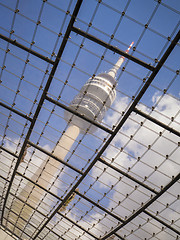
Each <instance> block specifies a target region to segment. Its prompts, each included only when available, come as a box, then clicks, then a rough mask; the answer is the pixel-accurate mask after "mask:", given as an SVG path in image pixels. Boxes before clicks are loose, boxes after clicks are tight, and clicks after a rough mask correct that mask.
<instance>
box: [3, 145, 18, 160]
mask: <svg viewBox="0 0 180 240" xmlns="http://www.w3.org/2000/svg"><path fill="white" fill-rule="evenodd" d="M0 149H2V150H3V151H5V152H7V153H9V154H10V155H12V156H13V157H15V158H18V156H17V155H16V154H15V153H13V152H12V151H10V150H9V149H7V148H5V147H3V146H0Z"/></svg>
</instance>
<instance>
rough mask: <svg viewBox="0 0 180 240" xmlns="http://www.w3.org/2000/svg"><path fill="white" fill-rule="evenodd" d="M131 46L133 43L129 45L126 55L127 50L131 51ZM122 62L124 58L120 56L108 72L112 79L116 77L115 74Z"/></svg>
mask: <svg viewBox="0 0 180 240" xmlns="http://www.w3.org/2000/svg"><path fill="white" fill-rule="evenodd" d="M133 44H134V42H132V43H131V44H130V45H129V47H128V49H127V50H126V53H128V52H129V50H130V49H131V47H132V45H133ZM124 60H125V57H124V56H121V57H120V58H119V59H118V61H117V63H116V64H115V65H114V66H113V67H112V68H111V69H110V70H109V72H108V74H109V75H110V76H112V77H113V78H115V77H116V74H117V71H118V70H119V68H120V67H121V65H122V64H123V62H124Z"/></svg>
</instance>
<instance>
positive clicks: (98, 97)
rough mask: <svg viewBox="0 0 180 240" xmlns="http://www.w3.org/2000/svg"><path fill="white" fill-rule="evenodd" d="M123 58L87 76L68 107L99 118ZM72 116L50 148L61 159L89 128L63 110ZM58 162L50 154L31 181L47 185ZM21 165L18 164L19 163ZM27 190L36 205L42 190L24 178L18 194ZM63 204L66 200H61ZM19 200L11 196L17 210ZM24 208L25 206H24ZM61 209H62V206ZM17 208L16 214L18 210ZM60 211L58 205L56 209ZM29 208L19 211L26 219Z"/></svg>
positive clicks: (110, 98) (110, 97) (22, 195)
mask: <svg viewBox="0 0 180 240" xmlns="http://www.w3.org/2000/svg"><path fill="white" fill-rule="evenodd" d="M133 43H134V42H132V43H131V45H130V46H129V48H128V49H127V50H126V53H128V52H129V50H130V48H131V47H132V45H133ZM124 60H125V58H124V57H123V56H121V57H120V58H119V59H118V61H117V63H116V64H115V65H114V66H113V67H112V68H111V69H110V70H109V72H107V73H100V74H98V75H97V76H95V77H91V78H90V79H89V80H88V81H87V82H86V83H85V85H84V86H83V87H82V88H81V90H80V92H79V94H78V95H76V96H75V98H74V99H73V101H72V102H71V103H70V108H71V109H73V110H74V111H77V112H78V113H80V114H82V115H84V116H86V117H88V118H89V119H91V120H94V121H98V122H101V121H102V119H103V117H104V115H105V113H106V111H107V110H108V108H109V107H110V106H111V105H112V103H113V102H114V100H115V97H116V89H115V88H116V85H117V82H116V75H117V72H118V70H119V68H120V67H121V65H122V64H123V62H124ZM71 118H72V122H71V124H70V126H69V127H68V129H67V130H66V132H65V133H63V135H62V137H61V138H60V140H59V142H58V144H57V146H56V147H55V149H54V152H53V155H54V156H56V157H58V158H59V159H61V160H64V159H65V157H66V155H67V153H68V152H69V150H70V149H71V147H72V145H73V143H74V141H75V140H76V138H77V137H78V135H79V133H80V132H83V131H84V130H86V129H87V128H89V126H90V123H89V122H87V121H85V120H83V119H81V118H79V117H78V116H75V115H73V114H72V113H70V112H67V111H66V112H65V119H66V120H67V121H69V119H71ZM95 130H96V128H95V127H91V130H90V131H91V132H94V131H95ZM61 165H62V164H61V163H59V162H58V161H56V160H55V159H53V158H50V159H49V161H48V162H46V161H44V162H43V163H42V164H41V165H40V167H39V168H38V169H37V170H36V172H34V174H33V176H31V180H32V181H37V183H38V184H39V185H41V186H42V187H44V188H46V189H48V187H49V186H50V184H51V183H52V182H53V181H54V180H55V178H56V177H57V174H58V170H59V169H60V167H61ZM20 168H21V165H20ZM30 191H32V192H31V195H30V199H31V200H32V201H31V205H32V204H33V207H37V205H38V203H39V202H40V200H41V199H42V198H43V196H44V194H45V192H44V191H43V190H42V189H41V188H38V187H37V186H34V185H33V184H32V183H31V182H28V183H27V184H26V186H25V187H24V188H23V189H22V190H21V192H20V193H19V195H18V197H19V198H22V199H26V198H27V197H28V195H29V192H30ZM65 205H66V203H65ZM22 206H23V203H22V202H21V201H18V200H17V199H15V200H14V204H13V205H12V207H13V208H14V210H15V209H17V208H18V209H19V211H20V210H21V208H22ZM26 208H27V209H26ZM63 210H65V209H64V208H63ZM19 211H18V214H19ZM60 211H61V209H60ZM32 212H33V210H32V209H31V210H30V208H29V207H26V206H24V210H23V211H22V212H21V216H22V217H24V218H25V219H29V217H30V216H31V214H32ZM13 220H14V221H16V220H17V216H16V215H13Z"/></svg>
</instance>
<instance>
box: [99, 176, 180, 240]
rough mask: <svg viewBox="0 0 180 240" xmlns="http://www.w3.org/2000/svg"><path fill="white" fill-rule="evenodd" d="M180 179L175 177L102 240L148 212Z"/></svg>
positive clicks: (103, 239) (103, 238) (102, 239)
mask: <svg viewBox="0 0 180 240" xmlns="http://www.w3.org/2000/svg"><path fill="white" fill-rule="evenodd" d="M179 179H180V173H179V174H178V175H177V176H176V177H174V178H173V179H172V180H171V181H170V182H169V183H168V184H167V185H166V186H165V187H164V188H163V189H162V190H161V191H160V192H159V193H158V194H156V195H155V196H154V197H153V198H151V199H150V200H149V201H148V202H146V203H145V204H144V205H143V206H142V207H141V208H140V209H138V210H137V211H136V212H135V213H134V214H132V215H131V216H130V217H129V218H128V219H127V220H126V221H125V222H124V223H122V224H121V225H119V226H117V227H116V228H115V229H113V230H112V231H110V232H109V233H108V234H106V235H105V236H104V237H102V238H101V239H100V240H105V239H107V238H108V237H110V236H111V235H112V234H114V233H116V232H117V231H119V230H120V229H121V228H123V227H124V226H125V225H127V224H128V223H130V222H131V221H132V220H133V219H134V218H136V217H137V216H139V215H140V214H141V213H142V212H144V211H146V209H147V208H148V207H149V206H150V205H151V204H152V203H154V202H155V201H156V200H157V199H158V198H159V197H161V196H162V195H163V194H164V193H165V192H166V191H167V190H168V189H169V188H170V187H172V186H173V185H174V184H175V183H176V182H177V181H179ZM161 223H162V222H161ZM171 230H172V229H171Z"/></svg>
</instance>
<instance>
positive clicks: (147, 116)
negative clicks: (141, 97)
mask: <svg viewBox="0 0 180 240" xmlns="http://www.w3.org/2000/svg"><path fill="white" fill-rule="evenodd" d="M134 112H135V113H137V114H139V115H140V116H142V117H144V118H146V119H148V120H149V121H151V122H153V123H155V124H157V125H159V126H160V127H163V128H164V129H166V130H168V131H170V132H171V133H173V134H175V135H177V136H178V137H180V132H178V131H176V130H175V129H173V128H171V127H169V126H168V125H166V124H164V123H162V122H160V121H158V120H157V119H156V118H153V117H151V116H149V115H148V114H146V113H144V112H142V111H140V110H138V109H137V108H135V109H134Z"/></svg>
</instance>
